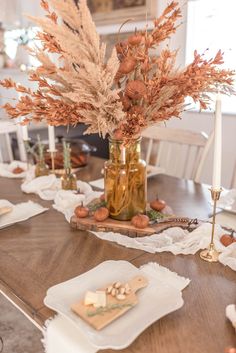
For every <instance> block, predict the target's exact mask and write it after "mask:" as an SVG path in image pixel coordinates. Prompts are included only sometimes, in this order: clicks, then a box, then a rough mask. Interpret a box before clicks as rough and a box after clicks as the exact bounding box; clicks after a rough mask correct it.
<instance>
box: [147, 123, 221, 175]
mask: <svg viewBox="0 0 236 353" xmlns="http://www.w3.org/2000/svg"><path fill="white" fill-rule="evenodd" d="M142 137H143V145H144V146H143V147H144V148H143V149H144V150H145V156H144V159H145V160H146V163H147V165H148V166H149V165H153V166H155V167H158V168H162V169H163V170H164V171H165V172H164V174H168V175H172V176H176V177H179V178H183V179H191V180H194V181H196V182H200V179H201V175H202V171H203V167H204V163H205V161H206V158H207V155H208V152H209V150H210V147H211V144H212V142H213V139H214V134H213V133H212V134H211V135H210V137H208V135H207V134H206V133H204V132H194V131H188V130H182V129H173V128H167V127H160V126H151V127H149V128H147V129H146V130H144V131H143V133H142Z"/></svg>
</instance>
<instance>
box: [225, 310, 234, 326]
mask: <svg viewBox="0 0 236 353" xmlns="http://www.w3.org/2000/svg"><path fill="white" fill-rule="evenodd" d="M225 314H226V317H227V318H228V319H229V320H230V321H231V322H232V325H233V327H234V328H235V330H236V306H235V305H234V304H230V305H227V307H226V310H225Z"/></svg>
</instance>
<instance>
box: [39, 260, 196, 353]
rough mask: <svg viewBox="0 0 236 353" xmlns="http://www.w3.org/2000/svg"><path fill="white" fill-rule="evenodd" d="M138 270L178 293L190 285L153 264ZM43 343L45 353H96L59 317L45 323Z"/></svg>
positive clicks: (72, 327) (76, 329)
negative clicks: (176, 290)
mask: <svg viewBox="0 0 236 353" xmlns="http://www.w3.org/2000/svg"><path fill="white" fill-rule="evenodd" d="M140 269H141V271H142V272H143V273H144V274H145V276H146V277H147V278H149V277H151V278H154V277H156V278H158V280H161V281H162V282H163V284H168V285H169V286H171V287H174V288H176V289H178V290H179V291H180V292H181V291H182V290H183V289H184V288H185V287H187V286H188V284H189V283H190V280H189V279H188V278H184V277H181V276H179V275H178V274H176V273H175V272H171V271H170V270H169V269H167V268H166V267H163V266H160V265H158V264H157V263H155V262H150V263H148V264H146V265H143V266H141V267H140ZM127 315H128V314H127ZM43 343H44V347H45V352H46V353H94V352H97V349H96V348H95V347H93V346H92V345H91V344H90V343H89V342H88V340H87V338H85V337H84V336H83V334H82V333H81V332H80V331H79V329H78V328H76V327H75V326H74V325H73V324H72V323H71V322H70V321H69V320H68V319H66V318H64V317H62V316H61V315H57V316H56V317H55V318H54V319H52V320H48V321H47V322H46V325H45V330H44V339H43Z"/></svg>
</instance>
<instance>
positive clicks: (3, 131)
mask: <svg viewBox="0 0 236 353" xmlns="http://www.w3.org/2000/svg"><path fill="white" fill-rule="evenodd" d="M10 134H15V135H16V140H17V144H18V149H19V157H20V160H21V161H25V160H26V154H25V148H24V144H23V140H22V137H21V132H20V129H19V125H18V124H16V123H15V122H14V121H11V120H7V119H0V141H1V145H0V162H3V159H4V158H3V155H4V153H3V150H4V151H6V155H7V158H5V159H6V161H8V162H12V161H13V159H14V156H13V151H12V145H11V136H10Z"/></svg>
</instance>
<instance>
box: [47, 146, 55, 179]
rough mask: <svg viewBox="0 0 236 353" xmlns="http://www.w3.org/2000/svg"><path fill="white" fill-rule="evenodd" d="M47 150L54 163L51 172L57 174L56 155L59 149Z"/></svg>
mask: <svg viewBox="0 0 236 353" xmlns="http://www.w3.org/2000/svg"><path fill="white" fill-rule="evenodd" d="M47 152H49V153H50V156H51V163H52V169H51V173H52V174H55V155H56V153H57V150H54V151H51V150H47Z"/></svg>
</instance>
